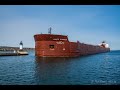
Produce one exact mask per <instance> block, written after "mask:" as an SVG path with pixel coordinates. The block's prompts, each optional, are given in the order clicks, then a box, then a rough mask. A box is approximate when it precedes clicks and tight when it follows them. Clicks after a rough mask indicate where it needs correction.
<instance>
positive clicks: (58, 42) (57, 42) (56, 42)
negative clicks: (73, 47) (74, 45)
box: [56, 41, 64, 44]
mask: <svg viewBox="0 0 120 90" xmlns="http://www.w3.org/2000/svg"><path fill="white" fill-rule="evenodd" d="M56 43H57V44H64V42H62V41H60V42H56Z"/></svg>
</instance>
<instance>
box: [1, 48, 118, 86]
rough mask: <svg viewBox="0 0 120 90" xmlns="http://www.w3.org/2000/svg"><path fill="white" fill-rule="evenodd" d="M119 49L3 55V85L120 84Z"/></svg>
mask: <svg viewBox="0 0 120 90" xmlns="http://www.w3.org/2000/svg"><path fill="white" fill-rule="evenodd" d="M119 84H120V50H114V51H111V52H107V53H101V54H96V55H89V56H82V57H77V58H40V57H35V54H34V51H29V55H25V56H0V85H119Z"/></svg>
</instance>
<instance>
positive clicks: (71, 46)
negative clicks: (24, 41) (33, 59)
mask: <svg viewBox="0 0 120 90" xmlns="http://www.w3.org/2000/svg"><path fill="white" fill-rule="evenodd" d="M52 36H53V37H52ZM49 37H52V40H51V39H48V38H49ZM56 37H57V36H55V37H54V35H49V36H48V35H35V36H34V39H35V55H36V56H39V57H78V56H84V55H92V54H97V53H104V52H109V51H110V48H103V47H100V46H94V45H88V44H84V43H80V42H69V41H68V38H67V36H66V37H62V36H58V37H59V38H64V39H62V40H60V39H59V40H58V39H56ZM46 38H47V39H46ZM54 38H55V39H54ZM65 38H66V39H65Z"/></svg>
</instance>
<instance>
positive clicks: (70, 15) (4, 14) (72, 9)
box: [0, 5, 120, 50]
mask: <svg viewBox="0 0 120 90" xmlns="http://www.w3.org/2000/svg"><path fill="white" fill-rule="evenodd" d="M49 27H52V33H53V34H64V35H68V37H69V40H70V41H74V42H76V41H77V40H79V41H80V42H83V43H88V44H93V45H96V44H99V43H101V41H103V40H105V41H106V42H107V43H108V44H109V45H110V48H111V49H112V50H117V49H119V50H120V40H119V37H120V5H1V6H0V46H19V42H20V41H21V40H22V41H23V44H24V47H34V46H35V42H34V38H33V36H34V35H35V34H38V33H41V32H42V33H48V28H49Z"/></svg>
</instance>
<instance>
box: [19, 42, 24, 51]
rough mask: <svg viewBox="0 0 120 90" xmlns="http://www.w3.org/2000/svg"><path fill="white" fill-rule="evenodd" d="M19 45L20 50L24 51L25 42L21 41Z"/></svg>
mask: <svg viewBox="0 0 120 90" xmlns="http://www.w3.org/2000/svg"><path fill="white" fill-rule="evenodd" d="M19 45H20V47H19V49H20V50H22V49H23V42H22V41H21V42H20V44H19Z"/></svg>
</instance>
